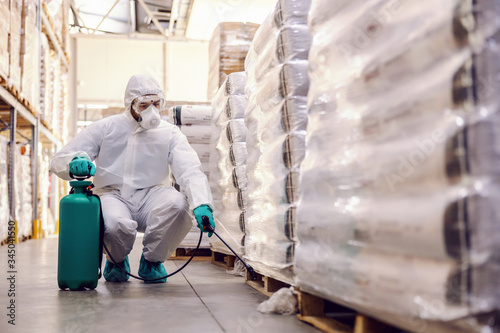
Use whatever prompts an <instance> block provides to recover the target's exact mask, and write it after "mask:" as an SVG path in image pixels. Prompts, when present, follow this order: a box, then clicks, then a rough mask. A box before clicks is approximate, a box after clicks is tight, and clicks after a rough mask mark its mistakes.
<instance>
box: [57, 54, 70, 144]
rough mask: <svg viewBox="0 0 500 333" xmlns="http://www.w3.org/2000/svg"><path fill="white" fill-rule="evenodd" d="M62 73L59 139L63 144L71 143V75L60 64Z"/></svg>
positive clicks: (60, 79)
mask: <svg viewBox="0 0 500 333" xmlns="http://www.w3.org/2000/svg"><path fill="white" fill-rule="evenodd" d="M59 66H61V67H60V68H61V72H60V76H59V118H58V125H59V138H60V140H61V141H62V142H68V141H69V126H68V123H69V112H66V110H69V91H68V90H69V88H68V86H69V73H68V71H66V70H65V69H64V66H63V65H62V63H61V62H59Z"/></svg>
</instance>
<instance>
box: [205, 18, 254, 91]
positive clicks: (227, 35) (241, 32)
mask: <svg viewBox="0 0 500 333" xmlns="http://www.w3.org/2000/svg"><path fill="white" fill-rule="evenodd" d="M258 27H259V25H258V24H255V23H243V22H222V23H219V25H218V26H217V27H216V28H215V30H214V33H213V34H212V37H211V38H210V42H209V46H208V52H209V60H208V62H209V68H210V70H209V72H208V91H207V97H208V99H210V100H211V99H212V98H213V97H214V96H215V94H216V93H217V90H218V89H219V87H220V86H221V84H222V83H223V82H224V80H225V79H226V76H228V75H229V74H231V73H235V72H241V71H243V70H245V57H246V55H247V53H248V49H249V48H250V43H251V42H252V39H253V36H254V35H255V32H256V31H257V28H258Z"/></svg>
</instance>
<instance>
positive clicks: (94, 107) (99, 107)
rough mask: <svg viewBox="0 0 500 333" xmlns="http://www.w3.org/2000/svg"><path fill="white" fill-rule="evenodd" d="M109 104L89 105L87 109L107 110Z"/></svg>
mask: <svg viewBox="0 0 500 333" xmlns="http://www.w3.org/2000/svg"><path fill="white" fill-rule="evenodd" d="M107 108H109V106H108V105H107V104H87V109H107Z"/></svg>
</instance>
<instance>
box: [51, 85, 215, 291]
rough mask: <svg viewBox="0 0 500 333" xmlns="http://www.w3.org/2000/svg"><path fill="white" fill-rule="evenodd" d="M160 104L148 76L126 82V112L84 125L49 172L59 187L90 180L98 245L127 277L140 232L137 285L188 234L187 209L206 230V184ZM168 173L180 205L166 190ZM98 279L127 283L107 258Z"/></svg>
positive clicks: (160, 269) (161, 271) (155, 274)
mask: <svg viewBox="0 0 500 333" xmlns="http://www.w3.org/2000/svg"><path fill="white" fill-rule="evenodd" d="M165 104H166V103H165V96H164V94H163V91H162V89H161V88H160V86H159V84H158V83H157V82H156V81H155V80H154V79H153V78H152V77H151V76H149V75H134V76H132V77H131V78H130V80H129V82H128V84H127V88H126V90H125V108H126V111H125V112H124V113H123V114H120V115H115V116H111V117H108V118H104V119H101V120H99V121H96V122H94V123H92V124H91V125H89V126H88V127H87V128H85V129H84V130H83V131H82V132H81V133H79V134H78V135H77V136H76V137H75V138H74V139H72V140H71V141H70V142H69V143H68V144H67V145H66V146H65V147H64V148H62V149H61V150H60V151H59V152H57V153H56V154H55V156H54V158H53V159H52V162H51V166H50V169H51V171H52V172H54V173H55V174H56V175H57V176H59V177H60V178H62V179H65V180H71V177H72V176H94V175H95V176H94V180H93V182H94V185H95V193H96V194H98V195H99V196H100V198H101V204H102V213H103V217H104V226H105V228H104V242H105V244H106V246H107V248H108V251H109V252H111V256H112V257H113V259H114V260H115V261H116V262H117V264H118V265H120V266H121V267H122V268H124V269H125V270H126V271H128V272H130V265H129V261H128V254H129V253H130V251H131V250H132V247H133V244H134V241H135V237H136V234H137V232H138V231H139V232H143V233H144V239H143V242H142V243H143V250H142V256H141V261H140V265H139V275H140V276H141V277H142V278H145V279H156V278H159V277H162V276H166V275H167V272H166V270H165V267H164V266H163V264H162V262H163V261H165V260H166V259H167V258H168V257H169V256H170V255H171V254H172V252H173V251H175V249H176V248H177V246H178V245H179V244H180V242H181V241H182V240H183V239H184V237H185V236H186V234H187V233H188V231H189V230H190V228H191V226H192V223H191V218H190V215H189V213H188V209H189V208H191V209H192V210H193V213H194V215H195V218H196V220H197V222H198V227H199V228H200V229H201V230H203V226H202V222H201V220H202V216H208V217H209V220H210V223H211V225H212V226H213V227H214V222H213V215H212V207H213V204H212V194H211V192H210V187H209V184H208V180H207V177H206V176H205V174H204V173H203V171H202V167H201V163H200V160H199V158H198V156H197V154H196V152H195V151H194V150H193V148H192V147H191V146H190V145H189V143H188V142H187V139H186V137H185V136H184V134H182V133H181V132H180V130H179V128H178V127H177V126H175V125H172V124H169V123H167V122H166V121H163V120H161V118H160V112H161V111H163V110H164V109H165V108H166V105H165ZM92 161H95V162H96V165H97V167H96V166H95V165H94V163H93V162H92ZM169 168H170V169H171V171H172V174H173V175H174V177H175V179H176V181H177V183H179V184H180V186H181V187H182V188H183V189H184V190H185V192H186V195H187V201H186V197H185V196H184V195H183V194H181V193H179V192H178V191H177V190H175V189H174V188H173V187H171V186H169ZM209 236H211V234H209ZM103 275H104V278H105V279H106V280H107V281H111V282H124V281H127V280H128V278H129V277H128V275H127V274H125V273H123V272H122V271H121V270H120V269H119V268H118V267H116V265H114V264H113V263H112V262H111V261H110V257H109V255H108V254H107V261H106V267H105V269H104V274H103ZM154 282H166V279H161V280H157V281H154Z"/></svg>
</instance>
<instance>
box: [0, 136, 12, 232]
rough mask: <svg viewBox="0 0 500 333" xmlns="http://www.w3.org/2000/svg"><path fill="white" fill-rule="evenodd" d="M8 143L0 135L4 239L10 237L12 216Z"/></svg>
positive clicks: (0, 204) (0, 218) (0, 205)
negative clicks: (9, 224)
mask: <svg viewBox="0 0 500 333" xmlns="http://www.w3.org/2000/svg"><path fill="white" fill-rule="evenodd" d="M7 145H8V141H7V139H6V138H4V137H3V136H0V221H1V222H2V223H0V240H2V241H4V240H5V239H7V237H8V232H7V231H8V230H7V227H8V224H7V222H8V221H9V217H10V210H9V189H8V185H7V184H8V179H9V176H8V167H7V159H8V153H7Z"/></svg>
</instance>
